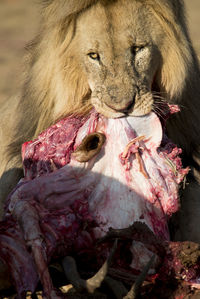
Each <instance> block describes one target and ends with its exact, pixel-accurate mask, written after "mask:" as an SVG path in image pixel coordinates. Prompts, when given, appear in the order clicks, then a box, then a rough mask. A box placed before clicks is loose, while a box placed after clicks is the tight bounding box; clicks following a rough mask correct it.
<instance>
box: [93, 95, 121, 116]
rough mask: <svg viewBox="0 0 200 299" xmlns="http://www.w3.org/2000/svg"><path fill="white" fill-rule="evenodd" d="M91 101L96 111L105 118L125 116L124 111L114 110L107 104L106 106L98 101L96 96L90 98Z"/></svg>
mask: <svg viewBox="0 0 200 299" xmlns="http://www.w3.org/2000/svg"><path fill="white" fill-rule="evenodd" d="M91 103H92V105H93V107H94V108H95V109H96V111H97V112H99V113H101V114H102V115H104V116H105V117H107V118H120V117H124V116H127V115H126V114H125V113H123V112H120V111H116V110H114V109H112V108H110V107H109V106H107V105H106V104H105V103H104V102H101V101H99V99H97V98H92V99H91Z"/></svg>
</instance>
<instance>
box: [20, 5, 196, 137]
mask: <svg viewBox="0 0 200 299" xmlns="http://www.w3.org/2000/svg"><path fill="white" fill-rule="evenodd" d="M43 3H44V7H43V18H42V23H41V32H40V35H39V36H38V37H37V38H36V40H35V41H34V42H33V44H32V45H31V47H30V58H31V62H30V70H28V79H27V82H26V84H25V88H24V94H23V96H22V100H21V103H20V107H22V106H23V107H24V109H23V115H24V114H26V115H27V119H28V120H27V124H26V125H25V126H24V123H21V124H19V128H20V130H19V131H20V132H21V133H22V134H21V136H23V138H24V139H25V138H26V139H29V138H32V137H33V136H34V135H37V134H38V133H39V132H40V131H42V130H43V129H44V128H46V127H47V126H49V125H50V124H52V123H53V122H55V121H56V120H57V119H58V118H61V117H63V116H65V115H69V114H72V113H79V114H85V113H87V112H88V111H89V110H90V109H91V108H92V106H94V107H95V108H96V110H97V111H99V112H101V113H102V114H104V115H105V116H107V117H112V118H116V117H123V116H126V115H134V116H139V115H140V116H141V115H145V114H147V113H149V112H150V111H152V110H153V109H156V107H155V102H156V101H162V100H167V101H173V102H177V103H180V102H181V104H182V105H183V106H185V105H186V106H187V104H186V103H185V102H186V101H187V102H188V96H189V97H191V95H190V93H191V92H190V91H191V90H192V89H193V90H194V88H196V87H193V86H192V84H193V83H191V80H190V76H193V77H194V75H192V74H194V73H195V64H196V60H195V59H196V58H195V55H194V52H193V49H192V46H191V43H190V39H189V37H188V33H187V29H186V25H185V19H184V7H183V3H182V1H181V0H66V1H63V0H43ZM193 82H194V81H193ZM194 84H195V83H194ZM196 85H197V84H196ZM191 94H192V93H191ZM193 102H194V101H193ZM30 103H31V104H30ZM20 109H21V108H20ZM23 119H24V116H23ZM188 125H189V124H188ZM22 127H24V131H23V132H22ZM19 131H18V132H17V134H18V136H19ZM17 138H18V137H17ZM18 139H19V138H18ZM22 141H23V140H20V141H19V142H20V143H22Z"/></svg>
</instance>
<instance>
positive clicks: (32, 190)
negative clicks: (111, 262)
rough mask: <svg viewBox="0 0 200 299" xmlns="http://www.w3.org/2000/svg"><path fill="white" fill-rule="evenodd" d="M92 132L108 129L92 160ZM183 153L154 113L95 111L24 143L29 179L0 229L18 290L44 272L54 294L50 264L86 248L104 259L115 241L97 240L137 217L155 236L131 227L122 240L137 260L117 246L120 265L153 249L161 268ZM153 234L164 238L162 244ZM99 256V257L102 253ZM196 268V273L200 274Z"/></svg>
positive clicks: (130, 264) (142, 259)
mask: <svg viewBox="0 0 200 299" xmlns="http://www.w3.org/2000/svg"><path fill="white" fill-rule="evenodd" d="M94 132H97V133H100V134H103V135H105V142H104V143H103V144H102V147H101V149H100V151H99V152H98V153H97V154H96V155H94V156H92V158H91V159H90V160H89V161H87V162H79V160H78V159H77V154H76V150H77V149H79V147H80V144H81V142H82V140H83V139H84V137H85V136H88V135H89V134H92V133H94ZM94 147H95V144H93V145H92V148H91V150H93V149H94ZM89 150H90V149H88V151H89ZM180 153H181V150H180V149H178V148H177V147H176V146H175V145H174V144H172V143H171V142H170V141H169V140H168V139H167V138H166V136H165V135H164V133H163V128H162V126H161V122H160V120H159V118H158V117H157V116H156V114H154V113H151V114H149V115H147V116H143V117H127V118H121V119H107V118H105V117H103V116H101V115H99V114H98V113H96V112H95V111H92V112H91V113H90V114H89V115H88V116H87V117H83V118H78V117H72V116H71V117H68V118H65V119H63V120H61V121H59V122H58V123H57V124H55V125H53V126H52V127H50V128H48V129H47V130H46V131H44V132H43V133H41V134H40V135H39V137H38V138H37V139H36V140H34V141H30V142H27V143H25V144H24V145H23V147H22V157H23V163H24V179H22V180H21V181H20V182H19V184H18V186H17V187H16V188H15V190H14V191H13V192H12V193H11V194H10V196H9V198H8V200H7V205H6V212H5V220H4V222H2V223H1V229H0V245H1V249H0V257H1V259H2V260H3V261H4V262H5V263H6V264H7V265H8V267H9V269H10V272H11V273H12V276H13V279H14V281H15V285H16V289H17V291H18V294H22V293H23V292H24V291H26V290H30V291H32V292H33V291H34V290H35V287H36V285H37V282H38V279H39V276H40V280H41V281H42V283H44V284H45V286H46V289H45V290H46V293H48V292H49V293H50V291H51V288H52V286H51V281H50V279H49V276H48V273H47V272H45V271H46V270H45V271H44V269H46V266H47V265H48V264H49V262H50V261H51V259H52V258H55V257H62V256H65V255H73V254H74V253H76V255H80V256H81V255H82V256H84V253H86V254H87V253H88V252H89V253H90V256H91V258H92V256H93V257H94V258H95V255H96V254H98V253H99V252H102V257H106V255H107V254H108V249H109V248H110V247H109V246H110V245H109V242H108V243H106V242H105V244H103V245H98V246H96V245H95V244H96V240H98V239H99V238H102V237H104V236H106V235H107V233H108V232H109V231H110V228H112V229H125V228H128V227H130V226H131V225H134V223H141V225H145V226H146V227H147V229H148V230H149V231H148V235H150V236H152V237H150V240H151V241H149V242H147V241H145V238H144V237H143V235H144V234H145V229H142V231H140V234H139V235H140V237H138V233H137V230H136V231H134V232H132V242H130V237H129V238H128V242H127V243H126V242H123V245H122V244H120V245H119V246H120V247H123V246H125V247H126V250H128V251H129V256H130V257H131V258H129V261H127V260H126V259H125V258H123V257H122V256H121V255H120V254H119V251H118V258H116V267H122V268H125V270H128V271H133V272H134V271H140V270H141V269H142V267H143V266H144V265H145V264H146V262H147V261H148V259H149V257H151V256H152V253H154V254H156V257H157V259H156V262H155V265H154V266H156V264H158V263H159V261H160V258H161V255H163V251H162V250H161V249H160V248H164V250H165V248H166V245H163V244H167V243H165V242H166V241H169V231H168V219H169V217H170V216H171V215H172V213H175V212H176V211H177V210H178V208H179V200H178V189H179V183H180V182H181V181H182V180H183V178H184V176H185V174H186V173H187V172H188V169H183V168H182V164H181V159H180V157H179V154H180ZM77 160H78V161H77ZM138 232H139V228H138ZM154 235H155V237H156V238H157V239H158V240H160V241H159V242H161V243H162V246H161V247H159V249H158V246H157V241H156V242H155V240H154V237H153V236H154ZM163 242H164V243H163ZM174 246H175V245H174ZM172 247H173V246H172ZM92 250H93V252H92ZM176 251H177V250H176ZM161 252H162V254H161ZM174 256H176V254H174ZM96 260H97V263H98V261H99V263H100V262H101V254H100V258H99V259H98V258H97V259H96ZM166 264H167V263H166ZM192 266H193V265H192ZM170 267H171V266H170ZM168 268H169V267H168ZM168 268H167V269H168ZM197 268H198V267H196V268H195V271H193V276H192V278H191V277H190V278H191V279H194V278H196V277H197V275H198V269H197ZM13 269H14V270H13ZM20 269H23V272H24V275H23V276H20V275H19V273H20ZM151 271H155V270H154V269H151ZM165 272H166V271H165ZM42 273H43V274H42ZM45 273H46V274H45ZM152 273H153V272H152ZM38 275H39V276H38ZM42 275H43V277H42Z"/></svg>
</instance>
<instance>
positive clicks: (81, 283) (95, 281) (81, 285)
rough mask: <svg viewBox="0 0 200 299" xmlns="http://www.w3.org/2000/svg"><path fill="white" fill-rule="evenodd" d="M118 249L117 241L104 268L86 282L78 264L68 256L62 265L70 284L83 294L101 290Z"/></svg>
mask: <svg viewBox="0 0 200 299" xmlns="http://www.w3.org/2000/svg"><path fill="white" fill-rule="evenodd" d="M116 248H117V240H115V242H114V245H113V247H112V249H111V252H110V254H109V256H108V258H107V260H106V261H105V263H104V264H103V266H102V267H101V268H100V269H99V271H98V272H97V273H96V274H95V275H94V276H93V277H91V278H89V279H87V280H84V279H82V278H81V277H80V275H79V273H78V271H77V267H76V262H75V260H74V258H72V257H71V256H66V257H65V258H64V259H63V261H62V265H63V268H64V272H65V275H66V277H67V279H68V280H69V282H70V283H71V284H72V285H73V286H74V288H75V289H76V290H77V291H79V292H81V291H84V290H86V291H88V293H91V294H92V293H94V291H95V290H96V289H97V288H99V287H100V286H101V284H102V282H103V281H104V279H105V277H106V275H107V273H108V267H109V266H110V264H111V261H112V258H113V255H114V253H115V251H116Z"/></svg>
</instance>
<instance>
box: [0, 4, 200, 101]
mask: <svg viewBox="0 0 200 299" xmlns="http://www.w3.org/2000/svg"><path fill="white" fill-rule="evenodd" d="M38 2H39V0H0V104H1V103H2V102H3V101H5V100H6V99H7V98H8V97H9V96H11V95H14V94H16V93H17V92H18V90H19V88H20V86H21V81H22V70H23V69H24V66H23V64H24V62H23V55H24V47H25V45H26V44H27V42H28V41H30V40H31V39H32V38H33V37H34V35H35V33H36V32H37V28H38V27H39V12H38V8H39V5H38ZM185 4H186V8H187V16H188V24H189V30H190V33H191V36H192V40H193V44H194V46H195V48H196V50H197V52H198V53H199V54H200V29H199V28H200V0H185Z"/></svg>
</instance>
